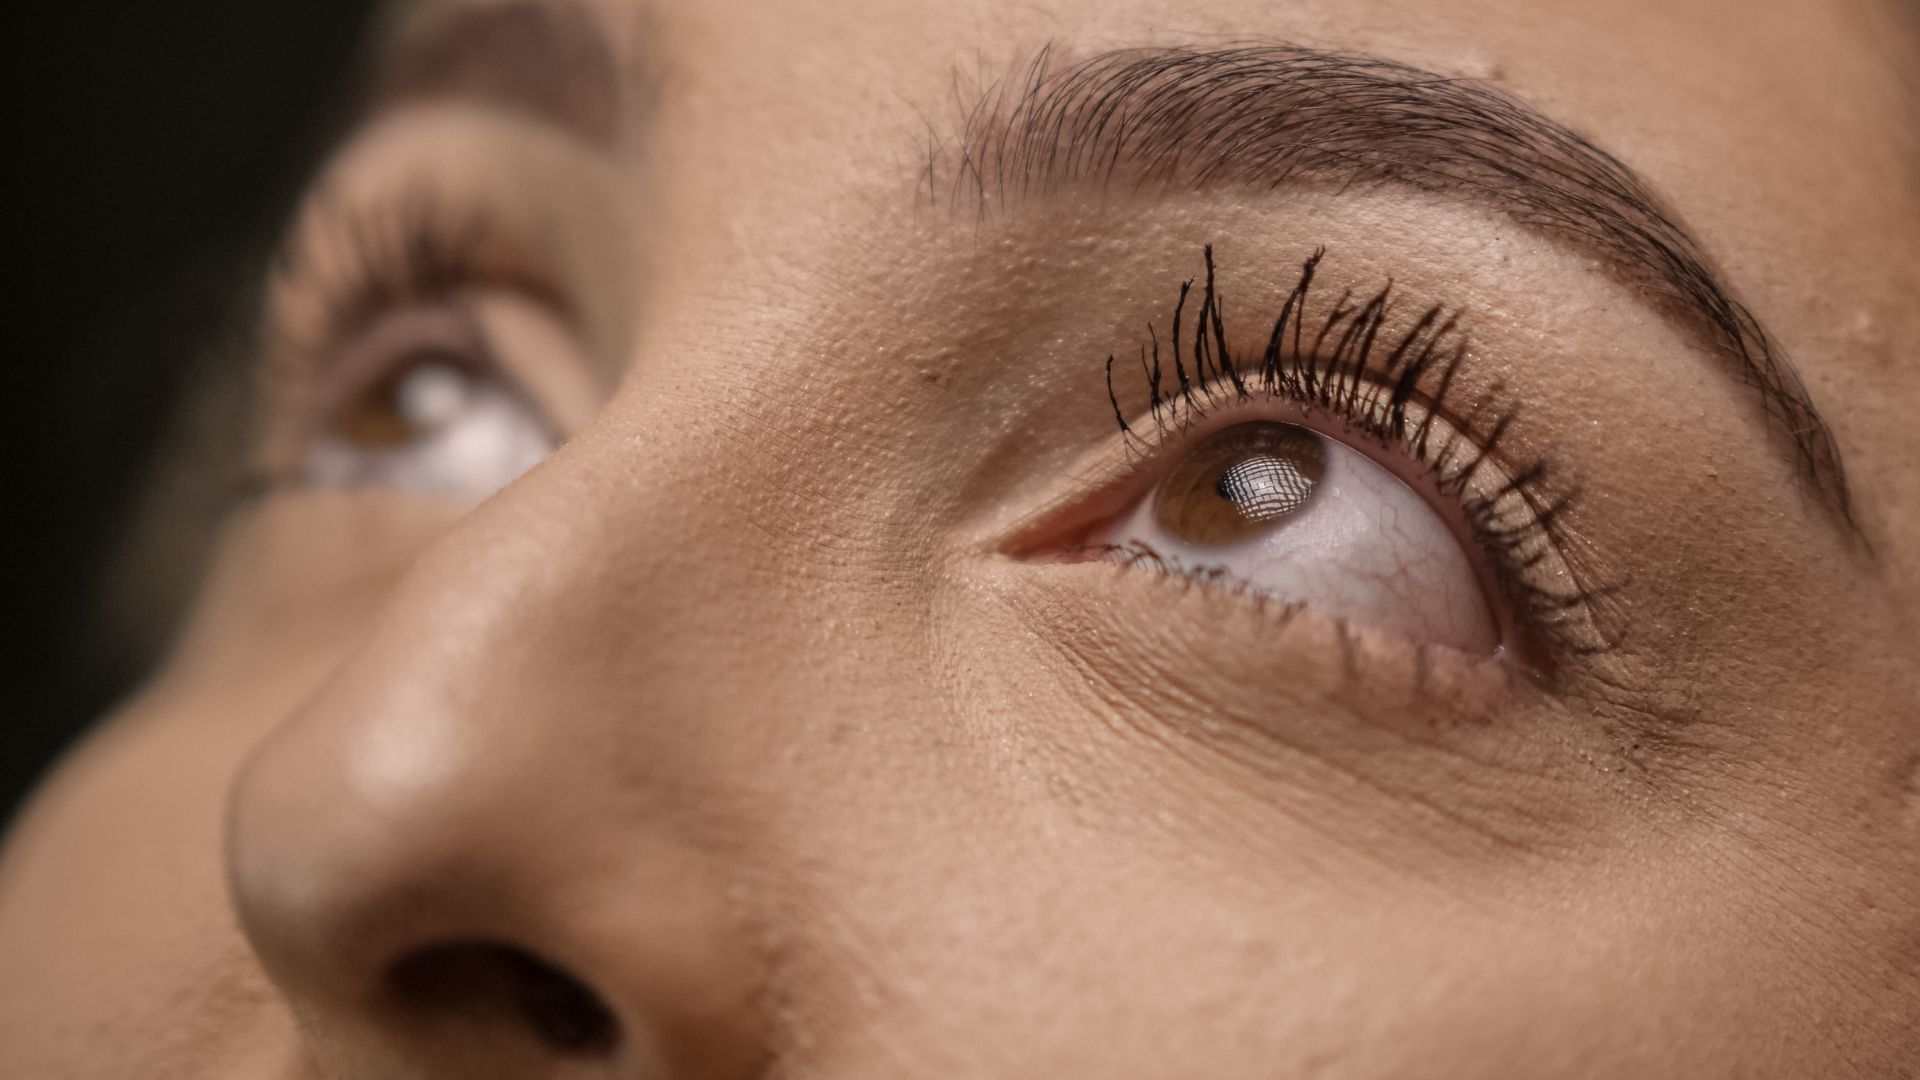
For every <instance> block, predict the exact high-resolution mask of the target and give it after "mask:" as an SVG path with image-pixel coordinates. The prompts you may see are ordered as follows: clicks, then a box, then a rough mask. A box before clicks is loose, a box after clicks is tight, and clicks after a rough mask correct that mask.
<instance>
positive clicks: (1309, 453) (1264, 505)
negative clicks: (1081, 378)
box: [1016, 247, 1598, 669]
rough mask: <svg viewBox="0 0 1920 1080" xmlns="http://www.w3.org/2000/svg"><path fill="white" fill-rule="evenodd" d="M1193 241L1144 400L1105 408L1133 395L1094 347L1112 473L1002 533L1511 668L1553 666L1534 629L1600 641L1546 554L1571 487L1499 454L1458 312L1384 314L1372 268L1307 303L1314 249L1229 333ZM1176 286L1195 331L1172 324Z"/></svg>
mask: <svg viewBox="0 0 1920 1080" xmlns="http://www.w3.org/2000/svg"><path fill="white" fill-rule="evenodd" d="M1204 254H1205V263H1206V276H1205V282H1204V287H1203V288H1201V289H1194V288H1193V286H1194V284H1195V283H1194V282H1192V281H1187V282H1183V283H1182V284H1181V287H1180V292H1179V297H1178V299H1177V300H1176V301H1175V304H1174V306H1173V310H1172V318H1171V319H1170V325H1171V327H1172V330H1173V333H1172V336H1171V338H1170V339H1169V340H1167V341H1165V342H1163V341H1162V340H1161V339H1160V337H1159V335H1158V334H1157V333H1154V332H1151V331H1150V333H1149V344H1148V346H1147V348H1145V349H1143V351H1142V357H1141V363H1142V368H1141V372H1140V374H1142V375H1143V376H1144V378H1141V379H1140V380H1139V381H1140V383H1141V384H1143V385H1140V386H1139V387H1137V388H1136V389H1137V390H1143V391H1144V392H1145V397H1146V401H1145V402H1144V404H1143V405H1142V404H1141V403H1139V402H1137V401H1135V402H1134V407H1133V408H1131V409H1130V407H1129V406H1128V405H1124V404H1122V402H1123V400H1130V401H1131V400H1133V399H1135V398H1137V396H1138V395H1137V394H1134V393H1128V392H1127V391H1126V390H1125V389H1123V388H1121V387H1118V386H1116V384H1115V380H1116V377H1122V378H1123V377H1124V372H1125V370H1126V369H1124V368H1117V367H1116V365H1115V364H1114V362H1113V361H1111V360H1109V362H1108V364H1107V391H1108V397H1109V404H1110V406H1111V408H1112V412H1113V416H1114V418H1115V419H1116V420H1117V421H1118V424H1119V427H1120V432H1121V439H1120V440H1119V442H1120V445H1121V446H1122V447H1123V448H1124V452H1125V454H1126V456H1127V458H1128V464H1127V466H1126V468H1125V469H1124V470H1123V473H1124V476H1125V479H1124V481H1123V482H1121V483H1118V484H1115V485H1112V488H1113V491H1112V493H1110V494H1108V495H1106V496H1104V497H1102V498H1100V499H1096V500H1094V501H1095V502H1096V503H1098V506H1099V509H1098V510H1090V511H1085V512H1081V511H1073V512H1069V513H1068V514H1067V515H1066V517H1067V519H1068V520H1069V521H1070V524H1069V525H1068V526H1067V527H1065V528H1054V529H1049V528H1048V527H1047V526H1045V525H1043V526H1041V529H1040V531H1041V532H1043V533H1050V536H1049V539H1048V542H1047V543H1045V544H1042V545H1039V547H1037V548H1033V547H1030V546H1028V545H1027V544H1026V543H1025V542H1022V543H1020V544H1017V545H1016V546H1017V547H1021V548H1023V549H1024V550H1030V551H1034V552H1036V553H1039V554H1041V555H1042V556H1043V557H1045V558H1056V559H1057V558H1065V559H1069V560H1080V559H1088V558H1093V559H1104V560H1108V561H1113V562H1117V563H1120V564H1122V565H1126V566H1130V567H1135V568H1145V569H1151V570H1155V571H1158V572H1163V573H1172V574H1178V575H1180V576H1183V577H1187V578H1191V579H1195V580H1198V581H1200V582H1203V583H1205V584H1207V585H1210V586H1215V587H1221V588H1224V589H1227V590H1231V591H1237V592H1241V593H1245V594H1248V595H1250V596H1254V597H1258V598H1260V599H1263V600H1272V601H1277V602H1279V603H1281V604H1283V605H1287V606H1288V607H1290V608H1299V609H1304V610H1310V611H1313V612H1316V613H1318V614H1321V615H1324V616H1327V617H1329V618H1332V619H1337V620H1340V621H1341V622H1343V623H1345V624H1347V625H1349V626H1352V627H1354V628H1366V629H1369V630H1373V631H1378V632H1382V633H1386V634H1390V635H1393V636H1395V637H1397V638H1399V639H1401V640H1404V641H1407V642H1410V643H1413V644H1416V645H1436V646H1442V647H1446V648H1450V649H1453V650H1456V651H1458V652H1460V653H1463V654H1467V655H1472V656H1482V657H1499V658H1502V659H1504V660H1508V661H1513V662H1516V663H1518V664H1519V665H1521V666H1523V667H1526V668H1528V669H1540V668H1544V667H1546V666H1550V662H1551V657H1550V656H1548V655H1544V654H1543V653H1542V652H1541V649H1540V646H1541V645H1542V641H1541V640H1540V639H1541V638H1552V639H1553V644H1557V645H1561V646H1563V647H1565V648H1567V649H1568V650H1578V649H1588V648H1593V647H1598V646H1597V645H1595V644H1590V642H1592V641H1593V640H1594V639H1593V634H1594V631H1593V628H1592V626H1591V623H1590V620H1588V619H1587V618H1585V614H1586V613H1585V611H1584V609H1585V606H1586V601H1587V600H1588V599H1589V598H1590V596H1591V595H1592V590H1591V588H1590V587H1589V586H1588V585H1585V584H1583V583H1582V581H1581V579H1580V577H1579V576H1577V575H1575V574H1573V573H1572V572H1571V571H1570V570H1569V567H1568V563H1567V561H1566V559H1565V558H1564V557H1563V556H1562V554H1561V552H1560V550H1559V547H1560V544H1559V539H1558V535H1557V532H1556V525H1555V523H1556V520H1557V518H1558V516H1559V514H1560V513H1561V511H1563V510H1564V509H1565V507H1566V505H1567V503H1568V502H1569V500H1570V496H1568V495H1566V494H1565V493H1564V492H1563V491H1562V490H1561V489H1560V488H1559V487H1558V486H1557V483H1556V481H1557V477H1556V475H1555V470H1553V469H1551V468H1549V467H1548V465H1547V464H1546V463H1545V462H1543V461H1538V460H1533V461H1530V462H1528V463H1525V464H1524V465H1519V464H1515V463H1510V462H1507V461H1505V460H1503V459H1502V457H1501V456H1500V455H1499V454H1498V452H1497V451H1498V449H1499V445H1500V443H1501V442H1502V440H1503V438H1504V437H1505V435H1506V433H1507V432H1508V431H1509V429H1510V427H1511V424H1512V421H1513V419H1514V416H1515V413H1514V411H1513V408H1512V406H1511V405H1508V404H1502V399H1501V398H1500V397H1499V396H1498V395H1497V394H1492V395H1490V394H1488V393H1485V392H1479V391H1476V392H1474V393H1472V394H1468V393H1466V392H1465V391H1464V390H1463V389H1462V387H1463V383H1464V381H1465V380H1464V379H1463V378H1462V377H1461V372H1462V370H1463V368H1464V367H1465V366H1466V365H1468V363H1469V362H1470V350H1469V349H1468V348H1467V343H1466V337H1465V334H1464V331H1463V330H1462V329H1461V316H1460V314H1458V313H1457V312H1452V311H1450V309H1448V308H1446V307H1444V306H1431V307H1427V308H1424V309H1420V313H1419V314H1418V315H1417V316H1414V317H1412V318H1410V319H1407V320H1406V321H1405V323H1404V325H1396V324H1395V320H1396V316H1395V314H1394V308H1395V302H1394V297H1393V295H1392V293H1393V286H1392V285H1391V283H1389V284H1387V285H1385V286H1382V287H1380V289H1379V291H1378V292H1376V293H1375V294H1374V295H1373V297H1372V298H1371V299H1370V300H1369V301H1367V302H1365V303H1356V302H1354V300H1353V297H1352V294H1351V292H1348V293H1346V294H1344V295H1341V296H1340V297H1339V298H1338V299H1337V300H1333V301H1325V300H1317V298H1316V296H1315V294H1314V292H1313V289H1312V285H1313V280H1314V276H1315V274H1316V273H1317V272H1318V271H1319V269H1320V264H1321V260H1322V258H1323V257H1324V256H1325V251H1324V250H1319V251H1315V252H1314V253H1313V254H1312V255H1311V256H1309V257H1308V258H1307V259H1306V261H1305V262H1304V263H1303V264H1302V266H1301V272H1300V277H1299V279H1298V282H1297V283H1296V285H1295V286H1294V288H1293V291H1292V293H1291V294H1289V295H1288V296H1287V298H1286V299H1285V302H1284V303H1283V304H1282V305H1281V311H1280V314H1279V316H1278V318H1277V319H1276V320H1275V321H1274V322H1273V323H1272V324H1270V325H1265V326H1261V327H1260V328H1259V329H1260V331H1261V334H1260V337H1259V339H1258V343H1260V344H1263V346H1264V347H1260V348H1258V350H1257V351H1254V350H1252V349H1242V350H1238V351H1236V348H1235V345H1234V342H1235V340H1236V338H1235V331H1233V330H1230V329H1229V328H1228V326H1227V325H1226V322H1225V320H1224V319H1223V318H1222V316H1221V314H1220V313H1221V311H1222V308H1223V301H1222V298H1221V292H1220V288H1219V285H1218V283H1217V281H1216V268H1215V265H1214V258H1213V251H1212V248H1211V247H1209V248H1207V249H1206V251H1205V253H1204ZM1191 295H1197V296H1198V309H1199V310H1198V318H1197V320H1194V321H1195V322H1197V324H1198V327H1199V329H1198V331H1197V332H1193V333H1191V334H1185V335H1183V334H1182V332H1181V329H1180V328H1181V326H1182V324H1183V321H1184V320H1186V319H1189V318H1191V317H1192V314H1193V313H1192V312H1191V311H1190V310H1189V300H1190V298H1191ZM1189 325H1191V324H1189ZM1463 397H1464V398H1467V399H1468V400H1466V401H1461V400H1456V399H1459V398H1463ZM1130 417H1131V418H1130ZM1116 506H1118V507H1119V509H1117V510H1116V509H1115V507H1116Z"/></svg>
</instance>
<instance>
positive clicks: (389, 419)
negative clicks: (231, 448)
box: [304, 306, 557, 496]
mask: <svg viewBox="0 0 1920 1080" xmlns="http://www.w3.org/2000/svg"><path fill="white" fill-rule="evenodd" d="M338 371H339V373H340V386H341V391H339V392H336V393H335V394H334V395H333V396H332V400H331V401H330V402H323V405H322V414H321V418H320V427H319V429H318V431H316V432H315V434H314V435H313V437H312V438H311V439H310V441H309V442H308V444H307V449H306V453H305V461H304V473H305V478H306V480H307V482H309V483H312V484H318V485H325V486H331V487H348V488H351V487H365V486H369V485H376V486H381V487H387V488H394V489H399V490H405V491H418V492H432V493H441V494H463V495H474V496H484V495H487V494H490V493H492V492H494V491H496V490H498V489H499V488H501V487H503V486H505V485H506V484H507V483H508V482H510V481H512V480H513V479H514V478H515V477H517V476H519V475H520V474H521V473H523V472H525V471H527V470H528V469H530V468H532V467H533V466H534V465H535V464H536V463H537V462H539V460H540V459H541V458H543V457H545V456H546V455H547V453H548V452H550V451H551V450H552V449H553V448H554V446H555V445H556V443H557V439H556V437H555V435H554V432H553V431H552V428H551V425H550V424H549V423H548V422H547V421H546V419H545V418H544V417H543V416H542V415H541V413H540V410H539V409H538V408H536V407H535V406H534V404H533V403H532V402H531V401H530V400H529V399H528V397H527V395H526V394H525V393H524V392H523V391H522V390H521V389H520V387H518V386H517V385H516V384H515V383H514V382H513V380H512V379H511V378H509V377H508V376H507V375H506V374H505V372H504V371H503V370H502V369H501V367H500V366H499V365H498V364H496V363H495V362H494V360H493V358H492V356H491V354H490V350H489V349H488V344H487V341H486V336H485V334H484V332H483V331H482V330H481V328H480V324H479V322H478V321H477V320H476V318H474V317H473V315H472V313H471V312H470V311H468V310H465V309H463V308H460V307H455V306H441V307H434V308H428V309H423V310H413V311H407V312H403V313H399V314H396V315H394V316H390V317H388V318H387V319H385V320H383V321H381V322H380V323H379V324H378V325H376V326H375V327H374V328H373V329H372V330H370V331H369V332H367V333H366V334H364V335H362V336H361V338H360V339H359V340H358V341H356V342H354V343H353V344H352V345H350V346H349V347H348V349H347V351H346V353H345V354H344V355H343V356H342V357H341V358H340V361H339V364H338Z"/></svg>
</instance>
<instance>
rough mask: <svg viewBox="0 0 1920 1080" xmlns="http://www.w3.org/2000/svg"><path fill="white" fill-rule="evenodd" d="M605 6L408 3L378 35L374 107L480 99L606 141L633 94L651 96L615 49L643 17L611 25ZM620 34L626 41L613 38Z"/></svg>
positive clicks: (512, 1)
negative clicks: (380, 35) (382, 33)
mask: <svg viewBox="0 0 1920 1080" xmlns="http://www.w3.org/2000/svg"><path fill="white" fill-rule="evenodd" d="M604 7H605V5H597V4H593V3H589V2H587V0H456V2H426V3H415V4H410V5H407V6H405V7H403V8H402V9H400V11H399V12H398V17H397V18H396V19H394V21H393V24H392V25H391V26H390V27H389V28H388V30H387V32H386V34H384V35H383V40H382V43H381V48H380V55H379V58H378V60H379V63H378V68H377V71H376V75H375V78H374V80H373V106H374V108H375V110H376V111H379V110H384V109H387V108H391V107H394V106H398V105H405V104H412V103H418V102H423V101H438V100H465V101H471V102H477V103H480V104H484V105H489V106H492V107H495V108H500V109H504V110H507V111H514V112H522V113H527V114H530V115H532V116H535V117H537V118H539V119H541V120H544V121H546V122H547V123H550V124H553V125H555V126H557V127H560V128H561V129H563V130H566V131H570V132H572V133H573V134H575V135H577V136H579V137H580V138H582V139H584V140H586V141H587V142H589V143H591V144H594V145H597V146H610V145H611V144H613V143H614V142H615V141H616V140H617V139H618V137H619V135H620V133H621V128H622V125H623V123H624V121H625V120H626V119H628V115H629V114H630V113H631V112H632V111H634V110H633V108H632V106H633V105H634V104H635V102H636V100H637V99H643V98H645V97H647V96H649V95H648V94H647V92H646V91H647V84H646V83H645V82H644V81H643V78H642V74H641V73H640V72H639V71H637V70H635V65H633V64H631V63H628V62H626V61H624V60H623V55H622V50H621V49H620V48H618V46H619V45H622V44H633V43H637V42H639V41H642V40H643V31H644V26H643V25H642V23H643V22H644V15H643V14H635V15H634V17H633V19H632V20H631V24H630V25H629V24H628V21H627V20H626V19H624V18H623V19H620V20H619V21H620V22H621V24H622V25H619V26H615V25H612V21H613V20H612V19H611V18H610V17H609V16H607V15H604V14H602V9H603V8H604ZM634 10H635V11H636V12H643V11H644V9H637V8H636V9H634ZM627 31H631V32H632V33H631V38H632V41H625V40H621V39H618V38H616V36H615V35H616V33H625V32H627ZM632 51H634V50H628V52H632Z"/></svg>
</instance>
